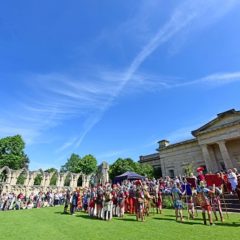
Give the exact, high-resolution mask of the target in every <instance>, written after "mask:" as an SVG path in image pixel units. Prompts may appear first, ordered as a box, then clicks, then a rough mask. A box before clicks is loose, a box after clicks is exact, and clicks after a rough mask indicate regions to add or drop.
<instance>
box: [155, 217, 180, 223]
mask: <svg viewBox="0 0 240 240" xmlns="http://www.w3.org/2000/svg"><path fill="white" fill-rule="evenodd" d="M153 219H156V220H165V221H174V222H176V220H175V219H173V218H166V217H154V218H153Z"/></svg>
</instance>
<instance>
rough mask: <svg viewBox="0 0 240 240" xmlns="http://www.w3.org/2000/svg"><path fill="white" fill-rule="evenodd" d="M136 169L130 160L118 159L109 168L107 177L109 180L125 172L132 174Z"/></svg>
mask: <svg viewBox="0 0 240 240" xmlns="http://www.w3.org/2000/svg"><path fill="white" fill-rule="evenodd" d="M135 169H136V166H135V162H134V161H133V160H132V159H131V158H125V159H123V158H118V159H117V160H116V161H115V162H114V163H113V164H112V165H110V168H109V176H110V178H111V179H113V178H114V177H116V176H118V175H120V174H122V173H124V172H126V171H132V172H134V171H135Z"/></svg>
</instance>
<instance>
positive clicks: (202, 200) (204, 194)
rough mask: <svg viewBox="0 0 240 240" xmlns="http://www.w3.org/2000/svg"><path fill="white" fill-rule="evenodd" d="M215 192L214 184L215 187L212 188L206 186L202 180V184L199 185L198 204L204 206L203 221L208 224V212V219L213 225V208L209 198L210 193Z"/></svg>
mask: <svg viewBox="0 0 240 240" xmlns="http://www.w3.org/2000/svg"><path fill="white" fill-rule="evenodd" d="M211 193H212V194H214V193H215V185H213V189H212V190H210V189H209V188H206V187H205V185H204V182H203V181H200V186H198V187H197V201H198V204H199V205H200V206H201V208H202V216H203V223H204V225H207V220H206V212H207V214H208V220H209V223H210V225H213V221H212V208H211V205H210V200H209V197H210V196H209V194H211Z"/></svg>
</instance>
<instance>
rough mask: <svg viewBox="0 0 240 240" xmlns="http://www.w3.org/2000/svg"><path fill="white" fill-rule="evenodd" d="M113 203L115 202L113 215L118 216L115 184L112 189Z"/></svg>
mask: <svg viewBox="0 0 240 240" xmlns="http://www.w3.org/2000/svg"><path fill="white" fill-rule="evenodd" d="M111 194H112V203H113V207H112V215H113V216H115V217H116V216H117V185H116V184H113V189H112V192H111Z"/></svg>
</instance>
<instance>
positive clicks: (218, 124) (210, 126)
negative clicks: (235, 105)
mask: <svg viewBox="0 0 240 240" xmlns="http://www.w3.org/2000/svg"><path fill="white" fill-rule="evenodd" d="M233 116H237V117H238V118H232V119H231V121H229V122H224V121H223V119H226V118H229V117H233ZM239 122H240V111H236V110H235V109H230V110H228V111H225V112H222V113H219V114H217V117H216V118H214V119H213V120H211V121H210V122H208V123H206V124H204V125H203V126H201V127H200V128H198V129H196V130H194V131H192V135H193V136H194V137H196V136H197V135H199V134H200V133H203V132H205V131H207V130H211V131H213V130H217V129H219V128H222V127H226V126H230V125H234V124H237V123H239Z"/></svg>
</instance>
